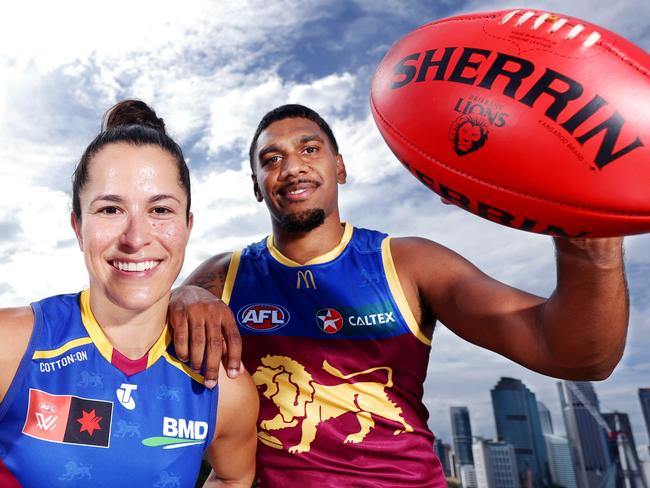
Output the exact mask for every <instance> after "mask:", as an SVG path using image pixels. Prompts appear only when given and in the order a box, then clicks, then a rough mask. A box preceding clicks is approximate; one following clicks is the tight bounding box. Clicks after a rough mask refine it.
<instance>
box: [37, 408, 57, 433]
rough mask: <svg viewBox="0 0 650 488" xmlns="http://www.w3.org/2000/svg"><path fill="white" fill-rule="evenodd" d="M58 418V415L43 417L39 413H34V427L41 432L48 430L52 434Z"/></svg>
mask: <svg viewBox="0 0 650 488" xmlns="http://www.w3.org/2000/svg"><path fill="white" fill-rule="evenodd" d="M58 418H59V416H58V415H47V416H45V415H44V414H42V413H41V412H36V426H37V427H38V428H39V429H41V430H49V431H50V432H52V431H53V430H54V428H55V427H56V421H57V419H58Z"/></svg>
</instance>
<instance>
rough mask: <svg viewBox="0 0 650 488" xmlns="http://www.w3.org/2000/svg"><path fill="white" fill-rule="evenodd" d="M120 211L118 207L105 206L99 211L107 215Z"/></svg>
mask: <svg viewBox="0 0 650 488" xmlns="http://www.w3.org/2000/svg"><path fill="white" fill-rule="evenodd" d="M118 212H119V210H118V208H117V207H103V208H100V209H99V213H103V214H106V215H115V214H116V213H118Z"/></svg>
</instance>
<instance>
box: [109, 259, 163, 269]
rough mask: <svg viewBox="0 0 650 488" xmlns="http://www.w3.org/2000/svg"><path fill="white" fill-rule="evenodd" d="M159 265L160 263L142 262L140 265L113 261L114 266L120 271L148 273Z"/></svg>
mask: <svg viewBox="0 0 650 488" xmlns="http://www.w3.org/2000/svg"><path fill="white" fill-rule="evenodd" d="M158 263H159V261H140V262H139V263H134V262H128V263H126V262H122V261H113V266H114V267H116V268H117V269H119V270H120V271H146V270H148V269H151V268H155V267H156V266H158Z"/></svg>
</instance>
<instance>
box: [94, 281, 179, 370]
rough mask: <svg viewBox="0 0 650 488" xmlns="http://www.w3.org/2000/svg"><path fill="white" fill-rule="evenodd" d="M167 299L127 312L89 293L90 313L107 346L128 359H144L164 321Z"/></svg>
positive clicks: (105, 298) (102, 297)
mask: <svg viewBox="0 0 650 488" xmlns="http://www.w3.org/2000/svg"><path fill="white" fill-rule="evenodd" d="M168 304H169V295H166V296H164V297H163V298H162V299H160V300H159V301H158V302H156V303H154V304H153V305H152V306H150V307H148V308H146V309H145V310H128V309H125V308H123V307H120V306H119V305H118V304H116V303H114V302H112V301H111V300H110V299H109V298H108V297H106V296H103V295H101V294H93V292H92V289H91V291H90V309H91V310H92V313H93V315H94V317H95V320H97V323H98V324H99V326H100V327H101V329H102V331H103V332H104V334H105V335H106V338H107V339H108V341H109V342H110V343H111V345H112V346H113V347H114V348H115V349H117V350H118V351H119V352H120V353H122V354H123V355H124V356H126V357H127V358H129V359H139V358H141V357H142V356H144V355H145V354H146V353H147V352H148V351H149V349H151V346H153V344H154V343H155V342H156V341H157V340H158V338H159V337H160V334H161V333H162V331H163V329H164V327H165V323H166V321H167V306H168Z"/></svg>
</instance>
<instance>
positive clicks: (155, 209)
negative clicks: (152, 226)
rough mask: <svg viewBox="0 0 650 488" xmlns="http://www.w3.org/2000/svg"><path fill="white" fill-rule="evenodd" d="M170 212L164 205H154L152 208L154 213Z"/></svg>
mask: <svg viewBox="0 0 650 488" xmlns="http://www.w3.org/2000/svg"><path fill="white" fill-rule="evenodd" d="M170 212H171V210H169V209H168V208H166V207H154V209H153V213H155V214H156V215H166V214H168V213H170Z"/></svg>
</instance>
